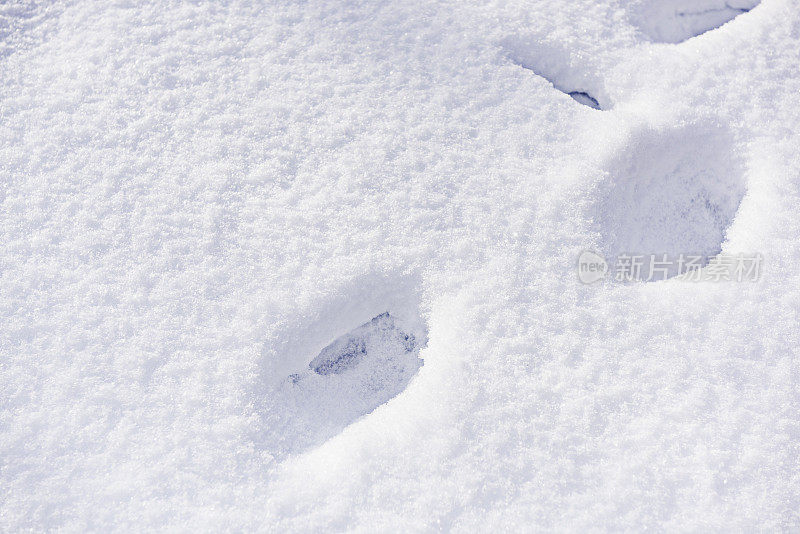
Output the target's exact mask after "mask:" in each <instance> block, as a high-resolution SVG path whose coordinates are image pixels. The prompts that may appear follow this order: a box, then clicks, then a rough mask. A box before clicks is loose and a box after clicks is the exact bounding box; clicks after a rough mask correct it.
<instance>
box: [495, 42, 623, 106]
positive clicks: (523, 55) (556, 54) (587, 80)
mask: <svg viewBox="0 0 800 534" xmlns="http://www.w3.org/2000/svg"><path fill="white" fill-rule="evenodd" d="M500 45H501V47H502V49H503V52H504V54H505V55H506V57H508V58H509V59H510V60H511V61H513V62H514V63H515V64H517V65H519V66H520V67H522V68H524V69H527V70H529V71H531V72H533V73H534V74H536V75H537V76H541V77H542V78H544V79H546V80H547V81H549V82H550V83H551V84H552V85H553V87H554V88H555V89H557V90H559V91H561V92H562V93H564V94H565V95H568V96H570V97H572V99H573V100H575V101H576V102H579V103H581V104H583V105H584V106H588V107H590V108H593V109H608V108H610V107H611V106H610V103H609V100H608V98H606V97H605V95H604V93H603V91H602V89H601V88H602V83H601V81H600V80H599V78H598V77H597V75H596V72H595V67H594V66H593V65H592V64H591V62H590V61H589V60H587V58H584V57H582V56H580V55H575V54H571V53H570V52H569V50H566V49H564V48H562V47H560V46H559V45H556V44H552V43H547V42H543V41H541V40H539V39H537V38H535V37H533V36H513V37H507V38H506V39H504V40H503V41H502V42H501V43H500Z"/></svg>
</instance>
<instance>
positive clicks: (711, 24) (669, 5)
mask: <svg viewBox="0 0 800 534" xmlns="http://www.w3.org/2000/svg"><path fill="white" fill-rule="evenodd" d="M759 3H760V0H639V1H638V2H637V1H635V2H632V3H631V4H632V6H633V7H632V9H631V13H632V19H633V21H634V23H635V24H636V25H637V26H638V27H639V28H640V29H641V31H642V32H643V33H644V34H645V35H647V36H648V37H649V38H650V39H651V40H652V41H655V42H662V43H680V42H682V41H685V40H686V39H689V38H690V37H695V36H697V35H701V34H703V33H705V32H707V31H709V30H713V29H715V28H718V27H720V26H722V25H723V24H725V23H727V22H729V21H731V20H733V19H734V18H736V17H738V16H739V15H741V14H742V13H747V12H748V11H750V10H751V9H753V8H754V7H755V6H757V5H758V4H759Z"/></svg>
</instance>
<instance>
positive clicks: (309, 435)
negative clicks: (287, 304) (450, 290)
mask: <svg viewBox="0 0 800 534" xmlns="http://www.w3.org/2000/svg"><path fill="white" fill-rule="evenodd" d="M417 324H418V322H417V323H414V322H411V323H410V322H407V321H403V320H402V319H400V318H399V317H396V316H395V315H392V314H390V313H388V312H385V313H382V314H380V315H378V316H376V317H374V318H373V319H372V320H370V321H368V322H367V323H364V324H362V325H361V326H359V327H357V328H355V329H353V330H351V331H350V332H348V333H346V334H344V335H342V336H341V337H339V338H337V339H335V340H334V341H333V342H331V343H330V344H329V345H328V346H326V347H325V348H323V349H322V350H321V351H320V352H319V354H318V355H317V356H316V357H315V358H314V359H313V360H311V362H310V363H309V364H308V368H307V369H305V370H303V371H300V372H297V373H294V374H291V375H290V376H289V377H288V378H287V380H285V381H283V382H282V383H280V384H278V385H277V386H276V388H275V390H274V391H272V392H271V393H270V394H269V395H268V396H269V399H270V402H269V407H268V412H269V414H270V424H269V434H270V436H268V441H269V442H270V443H271V444H272V446H271V447H270V448H271V449H272V450H273V452H278V453H280V452H281V451H282V452H285V453H293V452H299V451H302V450H304V449H306V448H308V447H312V446H315V445H318V444H320V443H322V442H324V441H325V440H327V439H328V438H330V437H332V436H334V435H336V434H337V433H339V432H340V431H341V430H343V429H344V428H345V427H346V426H348V425H349V424H350V423H352V422H354V421H355V420H356V419H358V418H359V417H361V416H363V415H366V414H368V413H370V412H372V411H373V410H374V409H375V408H377V407H378V406H380V405H381V404H384V403H386V402H387V401H389V400H390V399H392V398H393V397H395V396H396V395H398V394H399V393H401V392H402V391H403V390H404V389H405V388H406V386H408V384H409V382H410V381H411V379H412V378H413V377H414V375H416V373H417V372H418V371H419V369H420V367H422V360H421V359H420V358H419V352H420V350H421V349H422V348H423V347H424V346H425V344H426V342H427V337H426V333H425V332H424V331H423V330H421V329H420V327H419V326H418V325H417Z"/></svg>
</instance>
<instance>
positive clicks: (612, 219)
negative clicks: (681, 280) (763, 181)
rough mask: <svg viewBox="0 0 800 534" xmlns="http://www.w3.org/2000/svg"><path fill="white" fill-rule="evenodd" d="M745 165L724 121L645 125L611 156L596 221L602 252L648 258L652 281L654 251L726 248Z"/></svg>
mask: <svg viewBox="0 0 800 534" xmlns="http://www.w3.org/2000/svg"><path fill="white" fill-rule="evenodd" d="M744 174H745V170H744V165H743V163H742V162H741V160H740V158H738V157H737V154H736V151H735V149H734V148H733V139H732V136H731V134H730V133H729V132H727V131H726V130H725V129H723V128H720V127H716V126H690V127H684V128H678V129H674V130H667V131H657V130H650V129H643V130H640V131H637V132H634V133H633V134H632V135H631V138H630V140H629V143H628V145H627V146H625V147H624V148H623V149H621V150H620V151H619V152H618V153H617V154H616V155H615V156H614V157H612V158H611V159H610V161H609V162H608V163H607V166H606V178H605V179H604V181H603V183H602V186H601V189H602V191H601V192H600V198H601V201H600V202H599V205H598V213H597V217H596V221H597V224H598V231H599V233H600V239H601V252H602V254H603V256H605V258H606V259H607V260H609V261H610V262H611V264H612V265H613V264H614V263H615V262H618V261H619V258H621V257H625V258H627V257H633V256H637V257H641V259H642V260H643V261H644V264H643V265H642V269H641V276H639V277H635V278H638V279H640V280H647V279H648V278H647V273H648V268H649V264H648V263H647V261H657V260H653V257H654V256H655V257H656V258H658V257H661V258H663V257H664V255H666V257H667V258H670V259H671V260H673V263H671V265H670V266H669V267H668V268H667V269H666V272H665V273H664V277H663V278H661V279H664V278H669V277H671V276H675V275H676V274H678V269H679V262H677V261H674V260H676V259H678V258H680V257H681V255H683V256H684V258H686V257H688V256H701V257H703V258H705V259H706V260H705V261H707V259H709V258H712V257H713V256H715V255H716V254H718V253H719V252H720V251H721V249H722V244H723V242H724V240H725V237H726V232H727V229H728V227H729V225H730V224H731V222H732V220H733V218H734V216H735V215H736V212H737V210H738V208H739V204H740V202H741V200H742V197H743V196H744V193H745V180H744Z"/></svg>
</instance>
